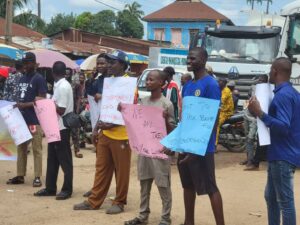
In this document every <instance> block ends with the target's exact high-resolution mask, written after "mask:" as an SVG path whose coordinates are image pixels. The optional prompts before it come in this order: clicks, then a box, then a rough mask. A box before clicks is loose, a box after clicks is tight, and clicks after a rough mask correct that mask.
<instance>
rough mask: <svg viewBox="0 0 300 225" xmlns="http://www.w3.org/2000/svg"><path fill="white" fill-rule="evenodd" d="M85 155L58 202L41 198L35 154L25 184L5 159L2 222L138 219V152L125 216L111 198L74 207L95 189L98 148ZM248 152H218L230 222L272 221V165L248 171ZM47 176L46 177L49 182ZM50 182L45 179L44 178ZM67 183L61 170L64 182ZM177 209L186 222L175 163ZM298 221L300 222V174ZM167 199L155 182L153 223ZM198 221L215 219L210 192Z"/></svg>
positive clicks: (34, 224) (71, 224) (299, 180)
mask: <svg viewBox="0 0 300 225" xmlns="http://www.w3.org/2000/svg"><path fill="white" fill-rule="evenodd" d="M82 153H83V154H84V158H83V159H77V158H74V194H73V197H72V198H71V199H68V200H66V201H56V200H55V198H53V197H46V198H37V197H34V196H33V192H35V191H37V190H38V189H36V188H33V187H32V180H33V159H32V158H33V157H32V153H30V154H29V157H28V171H27V173H28V176H27V177H26V180H25V182H26V183H25V184H24V185H20V186H8V185H6V184H5V183H6V180H7V179H9V178H11V177H12V176H14V175H15V171H16V163H15V162H4V161H0V171H1V174H0V199H1V200H0V201H1V204H0V224H1V225H46V224H47V225H59V224H61V225H86V224H99V225H122V224H123V222H124V221H125V220H128V219H132V218H134V217H135V216H136V215H137V213H138V209H139V183H138V181H137V178H136V177H137V175H136V174H137V172H136V156H135V155H133V159H132V169H131V181H130V189H129V195H128V205H127V206H126V208H125V212H124V213H122V214H119V215H114V216H111V215H106V214H105V209H107V208H108V207H109V206H110V200H107V201H106V202H105V204H104V205H103V206H102V208H101V209H100V210H96V211H73V209H72V207H73V204H75V203H79V202H82V201H83V200H84V198H83V197H82V194H83V193H84V192H85V191H87V190H89V189H90V187H91V186H92V183H93V179H94V162H95V153H93V152H92V151H91V150H82ZM244 157H245V155H244V154H234V153H229V152H227V151H221V152H219V153H218V154H216V167H217V168H216V177H217V183H218V185H219V188H220V190H221V194H222V197H223V202H224V212H225V219H226V224H229V225H266V224H267V215H266V205H265V201H264V198H263V194H264V193H263V192H264V187H265V183H266V165H265V164H263V165H262V166H261V169H260V171H255V172H253V171H252V172H245V171H243V167H242V166H240V165H238V163H239V162H240V161H241V160H242V159H244ZM46 158H47V157H46V148H44V171H43V174H45V172H46ZM44 179H45V177H43V181H44ZM43 183H44V182H43ZM61 184H62V172H61V171H60V175H59V182H58V187H61ZM114 190H115V182H113V183H112V186H111V189H110V192H109V196H113V195H114ZM172 192H173V209H172V224H175V225H178V224H180V223H182V222H183V218H184V207H183V198H182V188H181V184H180V180H179V176H178V171H177V168H176V167H175V166H174V167H173V168H172ZM295 192H296V193H295V196H296V207H297V209H298V215H297V220H298V221H300V212H299V210H300V173H299V171H297V172H296V176H295ZM160 211H161V203H160V197H159V194H158V191H157V189H156V187H155V186H153V192H152V200H151V215H150V220H149V224H158V223H159V219H160ZM196 224H197V225H200V224H201V225H213V224H215V222H214V218H213V214H212V210H211V207H210V202H209V199H208V197H207V196H201V197H198V198H197V206H196Z"/></svg>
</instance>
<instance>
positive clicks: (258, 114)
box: [0, 48, 300, 225]
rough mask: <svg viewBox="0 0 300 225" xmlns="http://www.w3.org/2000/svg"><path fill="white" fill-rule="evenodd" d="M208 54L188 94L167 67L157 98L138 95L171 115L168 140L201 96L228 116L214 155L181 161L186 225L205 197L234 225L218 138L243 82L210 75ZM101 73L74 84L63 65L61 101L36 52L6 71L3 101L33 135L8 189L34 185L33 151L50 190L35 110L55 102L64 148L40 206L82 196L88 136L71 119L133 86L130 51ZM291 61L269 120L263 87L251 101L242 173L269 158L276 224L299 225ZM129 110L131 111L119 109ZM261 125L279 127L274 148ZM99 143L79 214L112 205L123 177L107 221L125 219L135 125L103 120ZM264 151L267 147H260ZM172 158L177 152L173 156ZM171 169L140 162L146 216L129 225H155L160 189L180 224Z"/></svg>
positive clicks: (278, 63) (298, 121)
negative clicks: (109, 92)
mask: <svg viewBox="0 0 300 225" xmlns="http://www.w3.org/2000/svg"><path fill="white" fill-rule="evenodd" d="M207 59H208V54H207V52H206V50H205V49H203V48H194V49H192V50H190V51H189V53H188V56H187V70H188V71H189V73H187V74H184V75H183V76H182V77H181V84H182V88H179V87H178V85H177V83H176V82H174V81H173V76H174V74H175V70H174V68H172V67H166V68H165V69H164V70H163V71H160V70H153V71H151V72H150V73H149V74H148V76H147V79H146V87H147V90H148V91H149V92H150V93H151V94H150V96H148V97H145V98H142V99H139V98H138V93H137V92H136V98H135V104H141V105H146V106H155V107H159V108H162V109H163V110H164V113H163V115H162V116H163V118H164V119H165V124H166V128H167V132H168V133H170V132H171V131H172V130H173V129H174V128H175V127H176V125H177V123H178V122H179V121H180V120H181V113H182V110H184V109H183V108H182V103H181V102H182V99H183V98H184V97H186V96H196V97H203V98H209V99H215V100H220V110H219V116H218V120H217V121H216V123H215V128H214V129H213V132H212V134H211V135H210V139H209V143H208V148H207V150H206V154H205V156H198V155H194V154H190V153H180V154H179V155H178V160H177V166H178V172H179V176H180V180H181V184H182V188H183V196H184V203H183V204H184V208H185V212H184V213H185V217H184V218H185V219H184V223H183V225H194V224H195V221H194V217H195V200H196V196H197V195H208V196H209V199H210V202H211V207H212V211H213V214H214V218H215V222H216V224H217V225H224V224H225V219H224V213H223V202H222V197H221V193H220V190H219V188H218V186H217V182H216V176H215V163H214V155H215V152H216V150H217V144H218V133H219V130H220V127H221V125H222V124H223V123H224V122H225V121H226V120H227V119H228V118H230V117H231V116H232V115H233V114H234V113H235V112H236V111H237V107H238V104H237V102H238V96H239V93H238V91H237V90H236V89H235V83H234V82H229V83H227V79H225V78H219V79H218V80H217V79H216V77H215V76H214V74H213V71H212V68H211V67H207V65H206V62H207ZM96 63H97V64H96V70H97V71H96V73H94V74H93V75H92V77H91V78H90V79H88V80H87V79H86V77H85V75H84V74H83V73H80V74H79V76H78V81H77V82H73V81H74V78H72V75H71V74H72V73H71V71H70V70H68V69H67V68H66V65H65V64H64V63H63V62H60V61H57V62H56V63H54V65H53V68H52V76H53V79H54V84H53V93H52V94H51V95H50V94H49V91H48V87H47V82H46V80H45V78H44V77H43V76H42V75H41V74H39V73H38V72H36V69H37V62H36V57H35V55H34V54H33V53H30V52H28V53H26V54H25V56H24V58H23V59H22V61H18V62H16V64H15V71H13V72H11V73H9V71H8V70H5V69H0V97H1V99H2V100H7V101H13V102H16V104H15V107H18V108H19V109H20V111H21V113H22V115H23V117H24V119H25V121H26V123H27V125H28V127H29V129H30V132H31V134H32V139H31V140H30V141H28V142H26V143H23V144H21V145H19V146H18V152H17V154H18V157H17V174H16V176H15V177H13V178H11V179H9V180H8V181H7V184H8V185H16V184H24V182H25V176H26V167H27V152H28V146H29V144H30V143H31V145H32V152H33V156H34V177H35V178H34V180H33V187H41V186H42V181H41V180H42V179H41V177H42V138H43V132H42V129H41V127H40V125H39V121H38V118H37V116H36V114H35V111H34V104H35V101H37V100H40V99H44V98H51V99H53V100H54V102H55V105H56V112H57V115H58V124H59V129H60V135H61V141H57V142H53V143H49V144H48V151H47V154H48V156H47V171H46V179H45V180H46V183H45V188H43V189H41V190H39V191H37V192H35V193H34V196H36V197H45V196H56V199H57V200H66V199H68V198H70V197H71V196H72V193H73V189H74V188H73V160H72V151H71V144H70V139H72V142H73V145H74V154H75V156H76V157H78V158H82V157H83V155H82V154H81V153H80V147H81V146H80V144H81V140H80V132H79V128H76V129H73V128H72V129H68V128H67V127H65V125H64V122H63V120H64V116H65V115H66V114H68V113H70V112H75V113H77V114H80V113H81V112H82V111H84V110H86V108H87V107H88V106H87V102H86V97H87V96H88V95H89V96H92V97H93V99H94V101H95V102H98V101H100V100H101V99H102V93H103V84H104V78H106V77H112V76H113V77H125V78H126V77H129V75H128V74H127V72H126V71H127V69H128V67H129V65H130V64H129V61H128V56H127V55H126V53H124V52H123V51H120V50H116V51H114V52H113V53H112V54H100V55H99V56H98V57H97V62H96ZM290 75H291V62H290V61H289V60H288V59H284V58H279V59H277V60H275V62H274V63H273V65H272V68H271V72H270V77H269V82H270V83H273V84H275V90H274V94H275V97H274V99H273V101H272V103H271V106H270V109H269V113H267V112H263V111H262V109H261V107H260V103H259V101H258V100H257V99H256V97H255V96H254V93H255V91H254V87H253V88H252V89H251V93H249V98H250V100H249V101H248V102H247V103H246V104H245V107H244V111H243V113H244V124H245V133H246V152H247V158H246V160H245V161H244V162H241V164H243V165H246V169H247V170H254V169H257V168H258V167H259V162H260V161H261V159H262V158H264V157H266V156H264V155H265V154H266V148H268V151H267V157H266V158H267V161H268V179H267V185H266V191H265V199H266V202H267V208H268V220H269V224H270V225H279V224H280V220H281V218H282V221H283V224H284V225H296V210H295V205H294V193H293V174H294V172H295V169H296V167H297V166H300V142H299V138H300V114H299V113H298V111H297V109H299V108H300V95H299V93H298V92H297V91H296V90H295V89H294V88H293V87H292V85H291V84H290V83H289V79H290ZM258 82H259V83H266V82H268V76H265V75H263V76H259V77H258ZM118 110H119V111H122V105H119V107H118ZM257 118H259V119H261V120H262V121H263V122H264V124H265V125H266V126H267V127H269V128H270V134H271V145H270V146H268V147H264V148H262V147H260V146H259V144H257V148H256V151H254V149H255V144H256V142H255V139H256V135H257V125H256V120H257ZM92 140H93V143H94V145H95V147H96V162H95V176H94V184H93V187H91V189H90V190H87V193H85V194H84V197H86V198H87V199H86V200H84V201H83V202H81V203H78V204H75V205H74V206H73V209H74V210H96V209H99V208H100V207H101V206H102V204H103V202H104V200H105V198H106V197H107V194H108V191H109V188H110V184H111V181H112V178H113V175H115V180H116V194H115V197H114V198H113V200H112V205H111V206H110V207H109V208H108V209H107V210H106V213H107V214H119V213H122V212H123V211H124V207H125V205H126V204H127V195H128V189H129V186H130V184H129V178H130V165H131V149H130V145H129V140H128V134H127V131H126V127H125V126H120V125H116V124H112V123H107V122H103V121H97V123H96V124H95V126H94V128H93V134H92ZM257 143H259V140H258V142H257ZM163 153H164V154H166V155H168V156H169V157H170V158H172V157H174V152H173V151H172V150H170V149H166V148H165V149H163ZM59 167H61V168H62V170H63V173H64V183H63V186H62V188H61V190H60V191H59V192H58V188H57V184H56V183H57V177H58V171H59ZM170 168H171V160H163V159H154V158H149V157H145V156H141V155H139V156H138V161H137V173H138V180H139V182H140V190H141V191H140V207H139V214H138V215H137V216H136V217H135V218H131V219H129V220H127V221H125V222H124V224H125V225H138V224H146V223H147V221H148V218H149V215H150V206H149V202H150V193H151V187H152V184H153V182H154V183H155V184H156V186H157V188H158V191H159V194H160V197H161V200H162V213H161V221H160V223H159V225H169V224H171V209H172V190H171V184H170V180H171V170H170Z"/></svg>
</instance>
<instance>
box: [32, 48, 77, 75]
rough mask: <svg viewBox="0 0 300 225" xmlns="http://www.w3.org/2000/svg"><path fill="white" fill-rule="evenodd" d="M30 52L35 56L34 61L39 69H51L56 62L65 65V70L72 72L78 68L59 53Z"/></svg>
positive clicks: (40, 50)
mask: <svg viewBox="0 0 300 225" xmlns="http://www.w3.org/2000/svg"><path fill="white" fill-rule="evenodd" d="M30 52H32V53H34V54H35V56H36V61H37V63H39V67H45V68H52V66H53V64H54V63H55V62H56V61H62V62H64V63H65V64H66V66H67V68H70V69H74V70H75V69H78V68H79V66H78V65H77V64H76V63H75V62H73V61H72V60H71V59H69V58H68V57H67V56H65V55H63V54H62V53H60V52H56V51H51V50H48V49H36V50H30Z"/></svg>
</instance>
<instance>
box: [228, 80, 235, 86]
mask: <svg viewBox="0 0 300 225" xmlns="http://www.w3.org/2000/svg"><path fill="white" fill-rule="evenodd" d="M227 86H229V87H235V82H234V81H233V80H231V81H229V82H228V84H227Z"/></svg>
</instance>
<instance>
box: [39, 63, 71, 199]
mask: <svg viewBox="0 0 300 225" xmlns="http://www.w3.org/2000/svg"><path fill="white" fill-rule="evenodd" d="M52 73H53V77H54V81H55V83H54V93H53V97H52V99H53V100H54V102H55V104H56V113H57V115H58V124H59V129H60V137H61V140H60V141H56V142H52V143H49V144H48V158H47V174H46V188H44V189H42V190H40V191H38V192H36V193H34V195H35V196H38V197H43V196H55V195H56V191H57V187H56V182H57V176H58V170H59V166H61V168H62V170H63V172H64V184H63V187H62V189H61V192H60V193H59V194H57V195H56V200H65V199H68V198H70V197H71V195H72V192H73V162H72V152H71V147H70V129H68V128H66V127H65V126H64V122H63V117H64V116H65V115H67V114H68V113H71V112H73V108H74V105H73V104H74V103H73V91H72V87H71V85H70V84H69V82H68V81H67V80H66V79H65V74H66V65H65V63H63V62H60V61H57V62H55V63H54V65H53V68H52Z"/></svg>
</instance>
